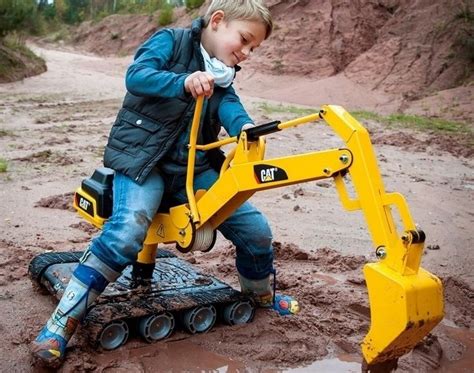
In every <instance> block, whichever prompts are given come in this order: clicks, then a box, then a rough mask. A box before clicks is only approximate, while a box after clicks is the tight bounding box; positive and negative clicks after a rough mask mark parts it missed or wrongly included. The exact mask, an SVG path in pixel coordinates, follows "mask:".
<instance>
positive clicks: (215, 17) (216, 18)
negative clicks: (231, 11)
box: [209, 10, 224, 30]
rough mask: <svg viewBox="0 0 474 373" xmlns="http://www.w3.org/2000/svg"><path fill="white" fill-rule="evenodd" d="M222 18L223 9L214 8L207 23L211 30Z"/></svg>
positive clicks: (214, 28)
mask: <svg viewBox="0 0 474 373" xmlns="http://www.w3.org/2000/svg"><path fill="white" fill-rule="evenodd" d="M223 20H224V11H223V10H216V11H215V12H214V13H212V15H211V20H210V22H209V24H210V25H211V28H212V30H216V29H217V26H218V25H219V24H220V23H221V22H222V21H223Z"/></svg>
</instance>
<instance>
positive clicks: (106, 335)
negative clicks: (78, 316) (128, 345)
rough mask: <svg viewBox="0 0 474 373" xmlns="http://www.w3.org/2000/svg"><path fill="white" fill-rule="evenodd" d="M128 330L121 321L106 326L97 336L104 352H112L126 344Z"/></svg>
mask: <svg viewBox="0 0 474 373" xmlns="http://www.w3.org/2000/svg"><path fill="white" fill-rule="evenodd" d="M129 333H130V329H129V327H128V324H127V323H126V322H125V321H123V320H116V321H112V322H111V323H109V324H107V325H106V326H105V327H104V329H102V332H101V333H100V336H99V343H100V345H101V346H102V348H103V349H104V350H114V349H116V348H118V347H120V346H121V345H123V344H124V343H125V342H127V339H128V335H129Z"/></svg>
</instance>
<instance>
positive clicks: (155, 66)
mask: <svg viewBox="0 0 474 373" xmlns="http://www.w3.org/2000/svg"><path fill="white" fill-rule="evenodd" d="M173 45H174V39H173V35H172V34H171V31H170V30H166V29H164V30H160V31H158V32H157V33H156V34H154V35H153V36H152V37H150V38H149V39H148V40H147V41H146V42H145V43H143V44H142V46H141V47H140V48H139V49H138V51H137V53H136V54H135V58H134V61H133V63H132V64H131V65H130V66H129V67H128V70H127V73H126V76H125V86H126V88H127V90H128V91H129V92H130V93H131V94H132V95H135V96H142V97H186V95H187V94H186V92H185V90H184V81H185V79H186V77H187V76H188V75H189V74H187V73H183V74H176V73H173V72H171V71H167V69H166V67H167V65H168V62H169V61H170V60H171V58H172V57H173Z"/></svg>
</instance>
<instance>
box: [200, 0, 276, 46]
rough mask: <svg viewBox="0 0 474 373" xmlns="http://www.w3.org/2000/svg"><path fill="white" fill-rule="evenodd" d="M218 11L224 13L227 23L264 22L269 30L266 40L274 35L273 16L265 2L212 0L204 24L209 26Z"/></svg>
mask: <svg viewBox="0 0 474 373" xmlns="http://www.w3.org/2000/svg"><path fill="white" fill-rule="evenodd" d="M217 10H222V11H223V12H224V19H225V20H226V21H232V20H244V21H258V22H262V23H263V24H264V25H265V27H266V30H267V32H266V35H265V39H267V38H268V37H269V36H270V34H271V33H272V30H273V20H272V15H271V14H270V11H269V10H268V8H267V7H266V6H265V5H264V3H263V0H232V1H229V0H212V2H211V4H210V5H209V8H208V9H207V12H206V14H205V15H204V24H205V25H206V26H207V25H208V24H209V21H210V20H211V16H212V14H213V13H214V12H215V11H217Z"/></svg>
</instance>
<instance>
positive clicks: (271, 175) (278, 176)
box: [253, 164, 288, 184]
mask: <svg viewBox="0 0 474 373" xmlns="http://www.w3.org/2000/svg"><path fill="white" fill-rule="evenodd" d="M253 169H254V173H255V178H256V179H257V182H258V183H259V184H262V183H271V182H272V181H281V180H288V175H287V174H286V172H285V170H283V169H281V168H279V167H274V166H270V165H265V164H259V165H255V166H254V167H253Z"/></svg>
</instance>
